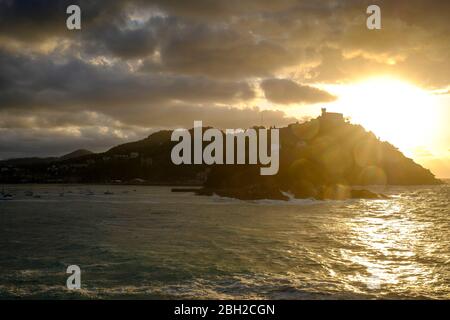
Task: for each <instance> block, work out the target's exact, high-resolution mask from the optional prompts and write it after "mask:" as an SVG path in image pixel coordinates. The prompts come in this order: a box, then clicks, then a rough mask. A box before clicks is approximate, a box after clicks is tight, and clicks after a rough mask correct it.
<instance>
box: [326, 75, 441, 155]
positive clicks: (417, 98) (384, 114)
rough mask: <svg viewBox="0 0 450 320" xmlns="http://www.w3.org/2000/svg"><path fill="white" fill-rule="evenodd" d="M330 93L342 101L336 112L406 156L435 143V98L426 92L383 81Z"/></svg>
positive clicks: (340, 88) (383, 78)
mask: <svg viewBox="0 0 450 320" xmlns="http://www.w3.org/2000/svg"><path fill="white" fill-rule="evenodd" d="M330 91H334V92H333V93H335V94H336V95H337V96H338V97H339V99H338V101H337V102H336V103H334V104H333V105H332V107H333V109H336V110H337V111H339V112H343V113H344V114H345V115H346V116H349V117H350V120H351V122H352V123H358V124H361V125H363V126H364V127H365V128H366V129H367V130H370V131H373V132H374V133H375V134H376V135H377V136H378V137H379V138H380V139H381V140H385V141H389V142H390V143H392V144H393V145H395V146H396V147H398V148H399V149H400V150H402V151H403V152H405V153H406V154H409V155H411V154H412V153H413V150H414V149H415V148H417V147H418V146H422V145H427V144H429V142H430V140H431V139H432V135H433V130H434V126H435V124H436V117H437V112H436V107H435V101H434V98H433V95H432V94H430V93H428V92H427V91H425V90H422V89H420V88H418V87H416V86H414V85H412V84H409V83H407V82H405V81H402V80H399V79H394V78H389V77H379V78H373V79H368V80H365V81H363V82H360V83H355V84H352V85H346V86H339V87H334V88H330Z"/></svg>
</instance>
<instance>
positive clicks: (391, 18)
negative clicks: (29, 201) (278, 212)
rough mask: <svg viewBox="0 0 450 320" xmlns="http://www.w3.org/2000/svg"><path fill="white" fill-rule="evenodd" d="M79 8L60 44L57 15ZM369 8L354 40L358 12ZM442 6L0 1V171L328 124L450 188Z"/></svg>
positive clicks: (448, 73)
mask: <svg viewBox="0 0 450 320" xmlns="http://www.w3.org/2000/svg"><path fill="white" fill-rule="evenodd" d="M71 4H77V5H79V6H80V8H81V25H82V29H81V30H68V29H67V27H66V19H67V17H68V15H67V14H66V8H67V7H68V6H69V5H71ZM370 4H377V5H378V6H379V7H380V8H381V18H382V29H381V30H368V29H367V27H366V19H367V16H368V15H367V14H366V8H367V7H368V6H369V5H370ZM449 12H450V2H449V1H440V0H439V1H438V0H435V1H433V0H426V1H423V0H396V1H375V0H372V1H364V0H358V1H356V0H348V1H337V0H329V1H321V0H315V1H311V0H308V1H306V0H279V1H273V0H245V1H242V0H189V1H175V0H155V1H151V0H150V1H143V0H124V1H100V0H93V1H82V0H80V1H75V0H69V1H65V0H60V1H58V0H42V1H38V0H30V1H19V0H16V1H14V0H0V159H7V158H15V157H25V156H46V155H62V154H64V153H68V152H71V151H73V150H75V149H78V148H85V149H90V150H92V151H96V152H100V151H106V150H107V149H108V148H110V147H112V146H114V145H116V144H120V143H124V142H128V141H133V140H137V139H142V138H144V137H146V136H148V135H149V134H150V133H151V132H154V131H156V130H160V129H163V128H189V127H192V125H193V122H194V120H202V121H203V124H205V125H211V126H215V127H219V128H244V127H249V126H252V125H255V124H264V125H277V126H283V125H286V124H289V123H292V122H295V121H297V120H299V121H302V120H304V119H308V118H314V117H316V116H318V115H319V114H320V108H322V107H327V108H328V110H330V111H336V112H342V113H344V115H345V116H346V117H348V118H349V120H350V121H351V122H353V123H359V124H362V125H363V126H364V127H366V128H367V129H368V130H371V131H373V132H374V133H375V134H376V135H377V136H379V137H380V139H382V140H387V141H390V142H392V143H393V144H394V145H396V146H397V147H399V149H400V150H401V151H403V152H404V153H405V154H406V155H407V156H409V157H412V158H413V159H414V160H415V161H417V162H418V163H420V164H422V165H424V166H425V167H427V168H430V169H431V170H432V172H433V173H435V174H436V175H437V176H438V177H450V128H449V126H448V120H449V119H450V117H449V116H450V94H449V93H450V64H449V58H450V57H449V55H450V22H449V19H448V18H449V17H448V13H449Z"/></svg>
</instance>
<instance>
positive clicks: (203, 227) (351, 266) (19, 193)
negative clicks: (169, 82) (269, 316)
mask: <svg viewBox="0 0 450 320" xmlns="http://www.w3.org/2000/svg"><path fill="white" fill-rule="evenodd" d="M0 189H2V190H3V193H4V194H6V193H8V194H10V195H11V197H3V198H2V199H1V200H0V299H23V298H26V299H450V185H448V184H446V185H439V186H413V187H395V186H390V187H377V188H375V187H372V188H371V190H373V191H379V192H383V193H384V194H387V195H389V197H390V198H389V199H384V200H361V199H352V200H346V201H317V200H312V199H305V200H298V199H291V200H290V201H272V200H259V201H240V200H236V199H230V198H222V197H218V196H211V197H209V196H197V195H194V194H192V193H173V192H171V188H170V187H159V186H158V187H155V186H122V185H115V186H107V185H4V186H0ZM71 265H76V266H78V267H79V268H80V270H81V274H80V284H81V288H80V289H79V290H69V289H68V288H67V286H66V282H67V279H68V277H69V276H71V274H70V273H67V268H68V267H69V266H71Z"/></svg>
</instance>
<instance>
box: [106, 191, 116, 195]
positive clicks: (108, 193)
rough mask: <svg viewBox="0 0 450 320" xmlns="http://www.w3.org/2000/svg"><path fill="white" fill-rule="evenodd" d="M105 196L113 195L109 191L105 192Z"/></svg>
mask: <svg viewBox="0 0 450 320" xmlns="http://www.w3.org/2000/svg"><path fill="white" fill-rule="evenodd" d="M105 194H106V195H111V194H114V193H113V192H111V191H105Z"/></svg>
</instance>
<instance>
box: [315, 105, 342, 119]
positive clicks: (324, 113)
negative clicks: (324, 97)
mask: <svg viewBox="0 0 450 320" xmlns="http://www.w3.org/2000/svg"><path fill="white" fill-rule="evenodd" d="M320 118H321V120H326V121H329V122H344V115H343V114H342V113H337V112H327V108H322V115H321V116H320Z"/></svg>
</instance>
